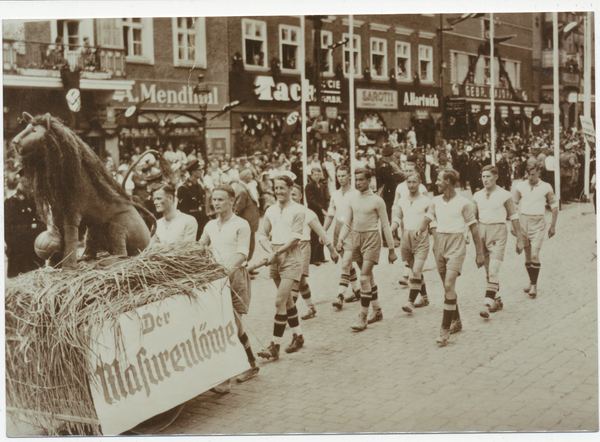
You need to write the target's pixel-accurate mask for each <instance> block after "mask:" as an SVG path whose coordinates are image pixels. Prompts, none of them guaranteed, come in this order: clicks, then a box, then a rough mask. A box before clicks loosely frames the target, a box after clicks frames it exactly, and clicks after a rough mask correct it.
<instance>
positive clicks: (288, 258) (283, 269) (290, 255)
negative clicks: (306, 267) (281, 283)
mask: <svg viewBox="0 0 600 442" xmlns="http://www.w3.org/2000/svg"><path fill="white" fill-rule="evenodd" d="M281 247H282V246H277V245H273V250H277V249H280V248H281ZM269 273H270V276H271V279H291V280H293V281H300V279H301V278H302V253H301V252H300V245H297V246H295V247H293V248H291V249H289V250H288V251H287V252H284V253H282V254H281V255H279V256H278V257H277V259H276V260H275V262H274V263H273V264H271V267H270V272H269Z"/></svg>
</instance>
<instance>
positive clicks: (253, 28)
mask: <svg viewBox="0 0 600 442" xmlns="http://www.w3.org/2000/svg"><path fill="white" fill-rule="evenodd" d="M242 31H243V39H244V65H245V66H246V67H257V68H266V67H267V57H266V55H265V54H266V53H267V23H266V22H264V21H258V20H249V19H246V18H245V19H243V20H242Z"/></svg>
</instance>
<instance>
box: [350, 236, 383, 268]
mask: <svg viewBox="0 0 600 442" xmlns="http://www.w3.org/2000/svg"><path fill="white" fill-rule="evenodd" d="M380 253H381V234H380V233H379V231H378V230H374V231H370V232H352V261H355V262H364V261H372V262H374V263H375V264H379V254H380Z"/></svg>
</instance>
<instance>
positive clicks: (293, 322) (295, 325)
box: [287, 306, 302, 335]
mask: <svg viewBox="0 0 600 442" xmlns="http://www.w3.org/2000/svg"><path fill="white" fill-rule="evenodd" d="M287 321H288V324H289V325H290V329H291V330H292V332H293V333H296V334H297V335H301V334H302V329H301V328H300V321H299V320H298V309H297V308H296V306H293V307H292V308H291V309H289V310H288V311H287Z"/></svg>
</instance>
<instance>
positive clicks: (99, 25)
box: [96, 18, 123, 49]
mask: <svg viewBox="0 0 600 442" xmlns="http://www.w3.org/2000/svg"><path fill="white" fill-rule="evenodd" d="M96 33H97V39H96V42H97V44H98V46H100V47H103V48H117V49H122V48H123V22H122V20H121V19H120V18H99V19H96Z"/></svg>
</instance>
